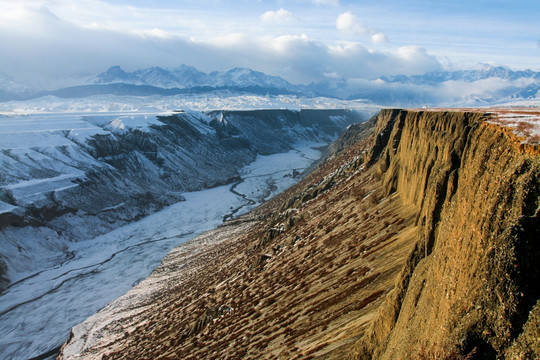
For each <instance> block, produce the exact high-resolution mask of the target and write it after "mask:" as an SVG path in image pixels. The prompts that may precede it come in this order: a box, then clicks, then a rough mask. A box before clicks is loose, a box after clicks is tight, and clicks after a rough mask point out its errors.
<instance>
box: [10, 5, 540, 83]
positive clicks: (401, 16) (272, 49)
mask: <svg viewBox="0 0 540 360" xmlns="http://www.w3.org/2000/svg"><path fill="white" fill-rule="evenodd" d="M538 15H540V1H538V0H521V1H516V0H514V1H498V0H491V1H484V0H479V1H475V0H467V1H465V0H454V1H439V0H430V1H427V0H413V1H403V0H401V1H397V0H379V1H362V0H360V1H350V0H237V1H224V0H183V1H182V0H178V1H173V0H146V1H143V0H135V1H125V0H77V1H74V0H71V1H69V0H49V1H46V0H0V73H3V74H4V75H7V76H9V77H12V78H13V79H17V80H19V81H21V82H26V83H32V84H33V85H34V86H37V87H42V88H50V89H52V88H55V87H59V86H63V85H67V84H69V82H76V81H77V79H80V78H84V77H88V76H91V75H93V74H97V73H100V72H103V71H105V70H107V68H109V67H110V66H113V65H120V66H121V67H122V68H123V69H124V70H126V71H134V70H137V69H141V68H147V67H152V66H161V67H165V68H173V67H176V66H179V65H181V64H186V65H191V66H195V67H196V68H198V69H199V70H201V71H205V72H210V71H214V70H219V71H224V70H228V69H231V68H234V67H249V68H251V69H254V70H258V71H262V72H265V73H268V74H271V75H278V76H281V77H283V78H285V79H286V80H288V81H290V82H292V83H303V84H307V83H310V82H314V81H324V80H339V79H347V80H355V79H357V80H358V79H376V78H378V77H380V76H383V75H385V76H389V75H397V74H406V75H412V74H423V73H426V72H429V71H435V70H441V69H450V70H455V69H470V68H477V67H479V66H480V65H481V64H492V65H504V66H508V67H510V68H512V69H526V68H530V69H533V70H535V71H540V61H539V60H540V21H539V20H538Z"/></svg>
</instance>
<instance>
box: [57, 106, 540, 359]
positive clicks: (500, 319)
mask: <svg viewBox="0 0 540 360" xmlns="http://www.w3.org/2000/svg"><path fill="white" fill-rule="evenodd" d="M500 116H501V115H500V114H497V113H487V112H478V111H457V110H456V111H405V110H384V111H382V112H381V113H380V114H379V115H378V116H377V117H375V118H373V119H372V120H370V121H369V122H367V123H365V124H363V125H359V126H352V127H350V128H349V130H348V131H347V132H346V133H345V134H344V135H343V136H342V137H341V138H340V139H339V140H338V141H337V142H336V143H335V144H333V145H332V147H331V154H330V155H329V156H328V157H327V159H326V160H325V161H323V162H322V163H321V164H320V165H319V167H318V168H317V169H316V170H315V171H313V172H312V173H311V174H310V175H308V176H307V177H306V178H305V179H304V180H303V181H302V182H301V183H299V184H297V185H296V186H295V187H293V188H291V189H289V190H288V191H286V192H285V193H283V194H281V195H279V196H278V197H276V198H274V199H273V200H271V201H269V202H267V203H266V204H264V205H263V206H261V207H260V208H258V209H256V210H255V211H253V212H252V213H250V214H248V215H246V216H245V217H243V218H242V219H240V220H239V221H236V222H230V223H226V226H222V227H221V228H218V229H216V230H214V231H212V232H209V233H207V234H205V235H203V236H202V237H200V238H198V239H195V240H194V241H192V242H191V243H189V244H187V245H185V246H181V247H179V248H177V249H175V250H174V251H173V252H171V253H170V254H169V255H168V256H167V257H166V258H165V259H164V261H163V263H162V265H161V266H160V267H159V268H158V269H157V270H156V271H155V272H154V273H153V274H152V275H151V276H150V277H149V278H148V279H146V280H145V281H143V282H141V283H140V284H139V285H138V286H137V287H135V288H134V289H133V290H132V291H131V292H129V293H128V294H126V295H125V296H124V297H122V298H120V299H118V300H116V301H114V302H112V303H111V304H109V305H108V306H107V307H106V308H105V309H103V310H102V311H101V312H100V313H98V314H96V315H95V316H93V317H91V318H90V319H88V320H87V321H85V322H84V323H82V324H81V325H78V326H76V327H75V328H74V329H73V331H72V334H71V337H70V339H69V340H68V341H67V342H66V344H65V345H64V347H63V350H62V354H61V358H64V359H91V358H99V357H100V356H101V357H102V358H114V359H118V358H126V359H128V358H135V357H139V358H141V357H142V358H156V359H157V358H183V359H212V358H223V359H239V358H242V359H276V358H279V359H310V358H320V359H338V358H354V359H401V358H403V359H441V358H442V359H459V358H468V359H496V358H506V359H532V358H538V357H539V356H540V347H539V341H538V336H539V333H540V325H539V323H540V322H539V321H540V320H539V319H540V302H539V301H540V300H539V299H540V285H539V284H540V268H539V267H538V265H537V264H538V263H539V261H540V242H539V241H538V239H540V236H539V235H540V234H539V232H540V226H539V225H540V224H539V213H538V212H539V205H540V149H539V147H538V145H537V144H534V143H531V141H527V139H523V138H520V137H519V136H518V135H516V134H515V132H514V131H513V130H512V129H510V128H505V127H503V126H501V125H500V124H496V123H497V121H495V120H497V119H498V118H499V117H500ZM505 116H506V115H505ZM515 116H516V117H519V116H521V115H519V114H517V115H515ZM196 249H198V250H197V251H196Z"/></svg>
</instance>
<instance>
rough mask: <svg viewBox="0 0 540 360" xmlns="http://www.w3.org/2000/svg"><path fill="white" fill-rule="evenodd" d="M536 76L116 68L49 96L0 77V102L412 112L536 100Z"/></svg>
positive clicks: (497, 69) (539, 82)
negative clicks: (197, 103) (107, 97)
mask: <svg viewBox="0 0 540 360" xmlns="http://www.w3.org/2000/svg"><path fill="white" fill-rule="evenodd" d="M539 90H540V72H535V71H532V70H529V69H527V70H517V71H514V70H511V69H509V68H507V67H503V66H490V65H485V66H484V67H482V68H481V69H478V70H457V71H436V72H429V73H426V74H421V75H411V76H406V75H394V76H383V77H380V78H378V79H355V81H350V80H347V79H341V80H331V81H325V82H319V83H312V84H309V85H294V84H291V83H289V82H288V81H287V80H285V79H283V78H281V77H279V76H272V75H267V74H265V73H262V72H259V71H254V70H251V69H248V68H234V69H231V70H228V71H214V72H211V73H205V72H202V71H199V70H198V69H196V68H195V67H193V66H187V65H180V66H178V67H176V68H172V69H164V68H161V67H151V68H147V69H140V70H136V71H133V72H127V71H125V70H123V69H122V68H121V67H120V66H112V67H110V68H109V69H108V70H107V71H105V72H103V73H100V74H97V75H95V76H92V77H90V78H87V79H85V80H84V81H81V84H80V85H77V86H72V87H67V88H62V89H58V90H53V91H32V90H29V88H28V87H25V86H22V85H18V84H17V83H16V82H15V81H14V80H13V79H11V78H9V77H7V76H3V77H2V76H0V101H7V100H25V99H31V98H35V97H40V96H45V95H54V96H58V97H62V98H78V97H86V96H92V95H103V94H114V95H132V96H150V95H161V96H172V95H182V94H201V93H211V92H216V91H228V92H233V93H249V94H256V95H296V96H304V97H314V96H325V97H333V98H340V99H349V100H352V99H367V100H370V101H372V102H374V103H377V104H381V105H396V106H398V105H399V106H411V105H412V106H416V105H420V104H429V105H441V104H444V105H451V104H456V103H457V104H469V105H473V104H491V103H497V102H501V101H508V100H512V99H514V100H515V99H518V100H519V99H537V98H540V96H539V94H538V91H539Z"/></svg>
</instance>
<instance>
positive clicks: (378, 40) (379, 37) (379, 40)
mask: <svg viewBox="0 0 540 360" xmlns="http://www.w3.org/2000/svg"><path fill="white" fill-rule="evenodd" d="M371 41H373V43H375V44H383V43H387V42H388V38H387V37H386V35H385V34H383V33H380V32H379V33H376V34H373V35H372V36H371Z"/></svg>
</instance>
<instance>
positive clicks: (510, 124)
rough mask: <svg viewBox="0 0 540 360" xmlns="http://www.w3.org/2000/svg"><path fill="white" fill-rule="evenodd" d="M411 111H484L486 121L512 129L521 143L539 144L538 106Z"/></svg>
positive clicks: (539, 114) (539, 119)
mask: <svg viewBox="0 0 540 360" xmlns="http://www.w3.org/2000/svg"><path fill="white" fill-rule="evenodd" d="M410 110H411V111H432V112H441V111H458V112H460V111H470V112H486V110H487V112H486V115H487V116H488V119H487V123H489V124H496V125H498V126H500V127H502V128H508V129H511V130H512V132H511V133H512V134H513V135H515V136H516V137H517V140H519V142H520V143H521V144H528V145H539V144H540V108H489V109H482V108H433V109H425V108H423V109H410Z"/></svg>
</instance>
